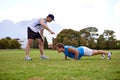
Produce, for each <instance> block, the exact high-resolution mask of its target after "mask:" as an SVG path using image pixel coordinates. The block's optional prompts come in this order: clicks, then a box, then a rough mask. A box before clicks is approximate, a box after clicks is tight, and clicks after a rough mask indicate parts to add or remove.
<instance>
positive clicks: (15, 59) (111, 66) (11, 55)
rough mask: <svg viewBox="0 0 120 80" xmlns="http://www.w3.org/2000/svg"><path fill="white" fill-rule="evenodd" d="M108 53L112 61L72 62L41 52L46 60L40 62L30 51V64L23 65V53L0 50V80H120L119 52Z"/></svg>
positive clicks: (37, 53) (36, 51)
mask: <svg viewBox="0 0 120 80" xmlns="http://www.w3.org/2000/svg"><path fill="white" fill-rule="evenodd" d="M112 52H113V55H112V60H107V59H106V60H101V56H100V55H98V56H92V57H82V58H81V60H79V61H74V60H73V59H70V60H63V58H64V55H63V54H58V53H57V52H56V51H54V50H45V55H47V56H49V58H50V60H41V59H40V58H39V56H40V55H39V51H38V49H33V50H31V52H30V53H31V54H30V55H31V57H32V59H33V60H32V61H26V60H24V56H25V54H24V53H25V51H24V50H0V80H120V50H112Z"/></svg>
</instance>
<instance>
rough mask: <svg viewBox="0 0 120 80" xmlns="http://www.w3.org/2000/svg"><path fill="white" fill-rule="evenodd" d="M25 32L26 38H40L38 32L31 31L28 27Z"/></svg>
mask: <svg viewBox="0 0 120 80" xmlns="http://www.w3.org/2000/svg"><path fill="white" fill-rule="evenodd" d="M27 34H28V39H36V38H39V39H41V40H42V38H41V35H40V34H39V32H37V33H36V32H34V31H32V30H31V29H30V28H29V27H28V29H27Z"/></svg>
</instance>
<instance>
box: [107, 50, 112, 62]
mask: <svg viewBox="0 0 120 80" xmlns="http://www.w3.org/2000/svg"><path fill="white" fill-rule="evenodd" d="M111 56H112V52H109V53H108V59H109V60H111Z"/></svg>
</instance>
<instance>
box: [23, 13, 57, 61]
mask: <svg viewBox="0 0 120 80" xmlns="http://www.w3.org/2000/svg"><path fill="white" fill-rule="evenodd" d="M52 20H54V15H52V14H49V15H48V16H47V17H46V18H44V19H42V18H40V19H34V20H33V21H32V22H31V24H30V25H29V26H28V29H27V34H28V42H27V46H26V49H25V51H26V56H25V59H26V60H32V58H30V56H29V52H30V46H31V45H32V42H33V40H34V39H36V40H37V42H38V46H39V50H40V54H41V58H42V59H48V57H47V56H45V55H44V36H43V33H44V29H46V30H47V31H49V32H50V33H51V34H55V33H54V32H53V31H52V30H51V29H49V27H48V26H46V24H47V22H51V21H52Z"/></svg>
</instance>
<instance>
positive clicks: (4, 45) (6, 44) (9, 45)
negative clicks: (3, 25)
mask: <svg viewBox="0 0 120 80" xmlns="http://www.w3.org/2000/svg"><path fill="white" fill-rule="evenodd" d="M19 48H21V44H20V43H19V42H18V41H17V40H15V39H11V38H10V37H6V38H2V39H1V40H0V49H19Z"/></svg>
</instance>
